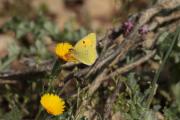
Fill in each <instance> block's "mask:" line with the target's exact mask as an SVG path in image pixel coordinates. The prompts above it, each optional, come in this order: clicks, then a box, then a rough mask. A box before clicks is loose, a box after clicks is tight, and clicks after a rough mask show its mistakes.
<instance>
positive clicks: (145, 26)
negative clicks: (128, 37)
mask: <svg viewBox="0 0 180 120" xmlns="http://www.w3.org/2000/svg"><path fill="white" fill-rule="evenodd" d="M148 32H149V29H148V26H147V25H143V26H142V27H141V28H140V29H139V34H140V35H145V34H147V33H148Z"/></svg>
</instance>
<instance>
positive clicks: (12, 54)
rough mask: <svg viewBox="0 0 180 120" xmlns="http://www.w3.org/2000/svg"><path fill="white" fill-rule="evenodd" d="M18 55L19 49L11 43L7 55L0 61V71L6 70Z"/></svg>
mask: <svg viewBox="0 0 180 120" xmlns="http://www.w3.org/2000/svg"><path fill="white" fill-rule="evenodd" d="M19 54H20V47H19V46H18V45H17V44H16V43H15V42H13V43H12V44H11V45H10V46H9V48H8V55H7V56H5V57H4V58H3V59H0V71H2V70H4V71H5V70H6V69H7V68H8V67H9V64H10V63H11V62H13V61H14V60H16V59H17V57H18V55H19Z"/></svg>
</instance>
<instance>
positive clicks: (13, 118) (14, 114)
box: [0, 107, 22, 120]
mask: <svg viewBox="0 0 180 120" xmlns="http://www.w3.org/2000/svg"><path fill="white" fill-rule="evenodd" d="M21 119H22V113H21V111H20V110H19V109H18V108H17V107H14V108H12V110H11V111H10V112H8V113H6V114H4V115H3V116H2V117H0V120H21Z"/></svg>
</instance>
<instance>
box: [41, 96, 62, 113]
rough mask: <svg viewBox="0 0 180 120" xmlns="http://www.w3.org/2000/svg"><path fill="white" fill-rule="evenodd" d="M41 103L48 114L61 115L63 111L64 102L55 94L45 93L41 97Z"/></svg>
mask: <svg viewBox="0 0 180 120" xmlns="http://www.w3.org/2000/svg"><path fill="white" fill-rule="evenodd" d="M40 102H41V105H42V106H43V107H44V109H46V111H47V112H48V113H49V114H52V115H61V114H62V113H63V112H64V108H65V102H64V100H63V99H62V98H60V97H59V96H57V95H55V94H51V93H46V94H44V95H43V96H42V97H41V101H40Z"/></svg>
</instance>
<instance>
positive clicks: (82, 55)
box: [72, 33, 98, 65]
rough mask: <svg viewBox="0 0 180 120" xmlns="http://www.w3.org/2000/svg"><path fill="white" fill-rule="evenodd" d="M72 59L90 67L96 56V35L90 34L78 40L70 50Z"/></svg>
mask: <svg viewBox="0 0 180 120" xmlns="http://www.w3.org/2000/svg"><path fill="white" fill-rule="evenodd" d="M72 53H73V55H74V57H75V58H76V59H77V60H78V61H80V62H82V63H83V64H86V65H92V64H94V62H95V61H96V59H97V57H98V55H97V50H96V34H95V33H90V34H88V35H87V36H85V37H84V38H83V39H81V40H79V41H78V42H77V43H76V44H75V46H74V47H73V49H72Z"/></svg>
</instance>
